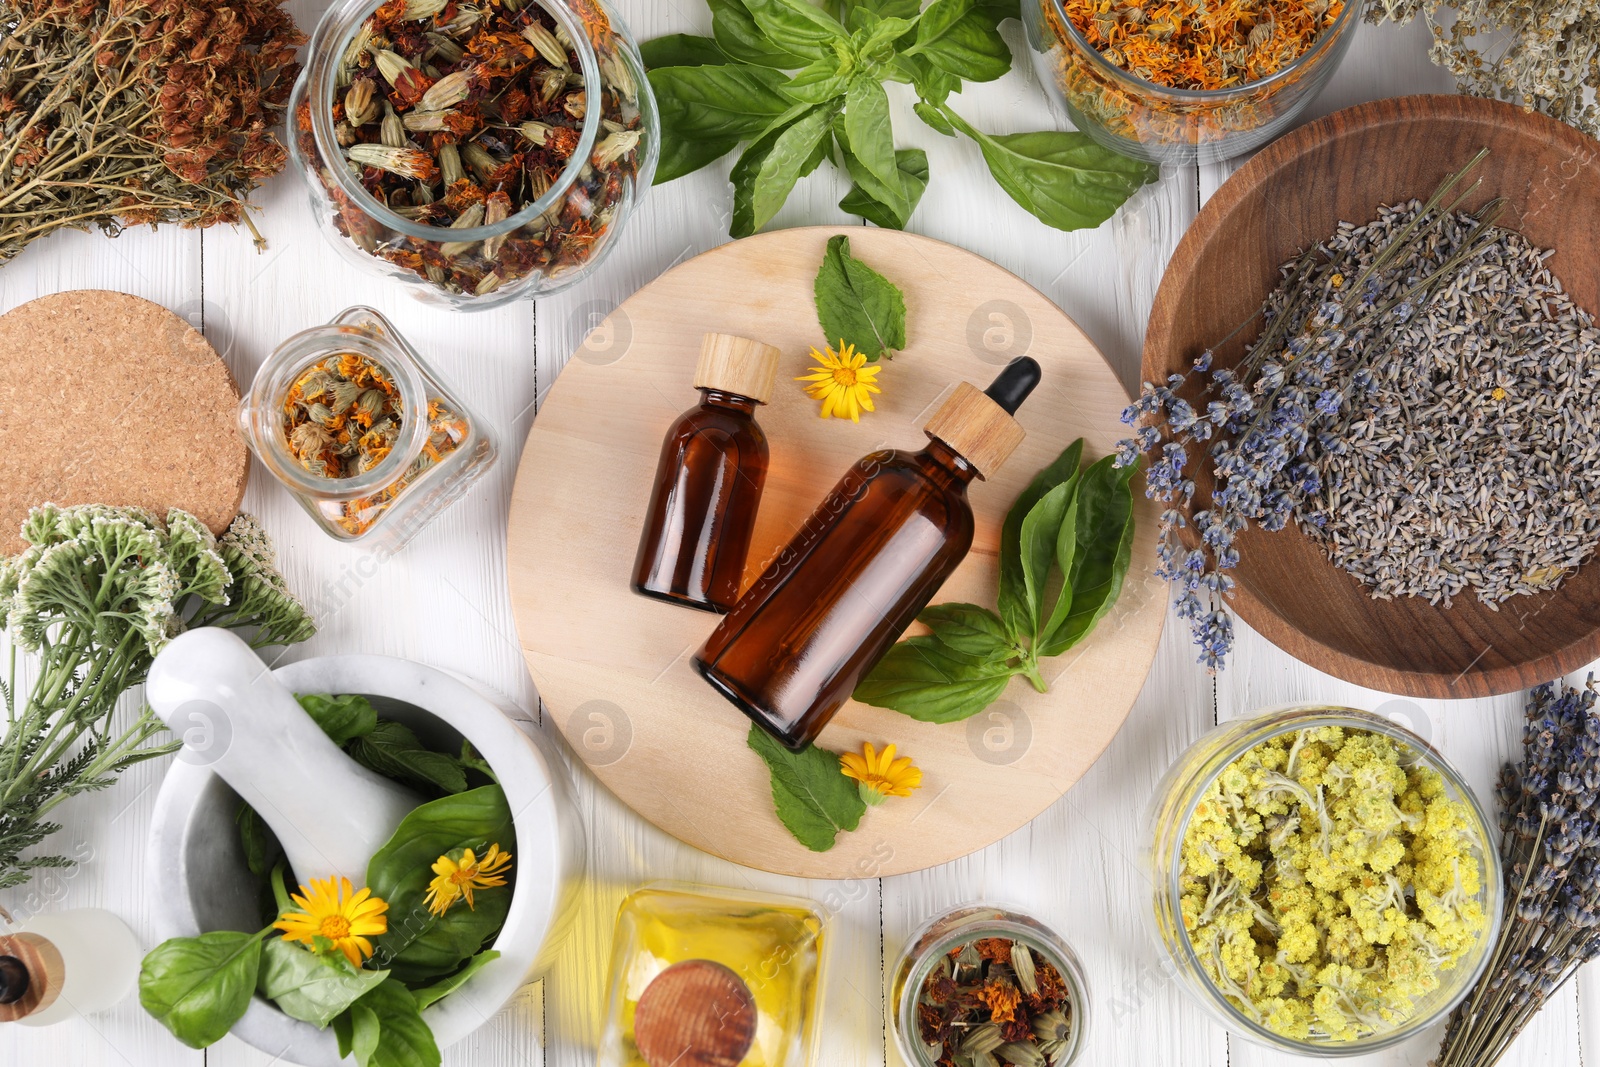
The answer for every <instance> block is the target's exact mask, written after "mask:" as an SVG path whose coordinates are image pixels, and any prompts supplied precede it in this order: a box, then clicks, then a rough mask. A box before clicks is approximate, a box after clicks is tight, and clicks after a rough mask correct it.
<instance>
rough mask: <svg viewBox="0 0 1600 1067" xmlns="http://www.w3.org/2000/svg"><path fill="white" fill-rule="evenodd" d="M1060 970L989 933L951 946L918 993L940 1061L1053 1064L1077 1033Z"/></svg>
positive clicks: (922, 1022) (925, 1035) (927, 1037)
mask: <svg viewBox="0 0 1600 1067" xmlns="http://www.w3.org/2000/svg"><path fill="white" fill-rule="evenodd" d="M1072 1015H1073V1009H1072V1001H1071V998H1070V997H1069V995H1068V993H1067V986H1066V982H1065V980H1064V979H1063V978H1062V977H1061V972H1060V971H1059V970H1058V969H1057V968H1056V966H1055V964H1053V963H1052V962H1051V961H1050V960H1049V959H1048V958H1046V957H1045V956H1043V955H1041V954H1040V952H1039V950H1037V949H1035V948H1033V947H1032V946H1031V945H1030V944H1028V943H1026V942H1024V941H1021V940H1012V939H1011V938H1009V937H1003V936H997V937H984V938H979V939H977V940H975V941H970V942H967V943H966V944H963V945H959V946H956V947H954V948H951V949H949V950H948V951H946V952H945V953H944V954H943V956H942V958H940V959H939V960H937V961H935V962H934V964H933V965H932V966H931V967H930V968H929V970H928V972H927V977H925V978H924V979H923V980H922V986H921V989H920V991H919V994H918V998H917V1027H918V1036H919V1037H920V1038H921V1039H922V1041H923V1042H924V1044H925V1045H926V1046H927V1048H928V1050H929V1054H930V1058H931V1059H933V1060H936V1061H937V1062H938V1063H939V1064H941V1065H950V1064H955V1065H962V1067H964V1065H967V1064H972V1065H977V1064H983V1065H985V1067H1001V1065H1007V1067H1050V1065H1051V1064H1053V1063H1054V1062H1056V1060H1057V1058H1058V1057H1060V1056H1061V1055H1062V1054H1063V1053H1064V1052H1066V1051H1067V1050H1068V1049H1069V1047H1070V1045H1071V1043H1072V1038H1073V1033H1072Z"/></svg>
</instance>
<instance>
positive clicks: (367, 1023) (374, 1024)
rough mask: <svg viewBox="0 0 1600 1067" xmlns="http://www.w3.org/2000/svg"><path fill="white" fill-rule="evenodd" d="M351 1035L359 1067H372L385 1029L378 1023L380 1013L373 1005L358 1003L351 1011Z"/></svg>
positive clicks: (353, 1052)
mask: <svg viewBox="0 0 1600 1067" xmlns="http://www.w3.org/2000/svg"><path fill="white" fill-rule="evenodd" d="M350 1021H351V1031H352V1032H351V1035H350V1051H351V1053H352V1054H354V1056H355V1058H356V1065H357V1067H370V1065H371V1064H372V1062H373V1059H374V1057H375V1056H376V1055H377V1052H378V1041H379V1039H380V1038H381V1037H382V1033H383V1027H382V1025H381V1024H380V1023H379V1022H378V1013H377V1012H376V1011H374V1010H373V1008H372V1006H371V1005H368V1004H363V1003H361V1002H360V1001H357V1002H356V1004H355V1006H354V1007H352V1008H351V1009H350Z"/></svg>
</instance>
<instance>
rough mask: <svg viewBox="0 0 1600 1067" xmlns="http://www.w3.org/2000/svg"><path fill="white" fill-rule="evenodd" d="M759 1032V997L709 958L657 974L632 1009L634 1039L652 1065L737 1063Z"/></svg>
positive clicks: (722, 1066)
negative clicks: (757, 1025) (757, 1023)
mask: <svg viewBox="0 0 1600 1067" xmlns="http://www.w3.org/2000/svg"><path fill="white" fill-rule="evenodd" d="M755 1038H756V998H755V997H754V996H753V995H752V994H751V992H750V987H749V986H747V985H745V984H744V981H743V979H741V978H740V977H739V976H738V975H737V974H734V973H733V972H732V971H731V970H729V969H728V968H726V967H724V966H723V965H722V964H720V963H713V962H712V961H711V960H684V961H683V962H682V963H674V964H673V965H672V966H671V967H668V968H667V969H666V970H664V971H662V972H661V973H660V974H658V975H656V976H655V978H654V979H653V980H652V981H651V982H650V984H649V985H647V986H645V988H644V992H643V993H642V994H640V996H639V1004H638V1006H637V1007H636V1008H634V1012H633V1043H634V1044H635V1045H636V1046H638V1049H639V1055H640V1056H642V1057H643V1058H644V1062H645V1063H647V1064H649V1067H738V1065H739V1063H740V1062H741V1061H742V1060H743V1059H744V1057H745V1053H747V1052H749V1051H750V1045H751V1043H752V1042H754V1041H755Z"/></svg>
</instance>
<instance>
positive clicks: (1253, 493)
mask: <svg viewBox="0 0 1600 1067" xmlns="http://www.w3.org/2000/svg"><path fill="white" fill-rule="evenodd" d="M1486 154H1487V150H1485V152H1482V153H1479V155H1478V156H1477V157H1475V158H1474V159H1473V160H1472V161H1471V162H1470V163H1469V164H1468V165H1467V166H1466V167H1465V168H1463V169H1462V170H1461V171H1459V172H1457V173H1456V174H1455V175H1453V176H1452V177H1450V178H1449V179H1447V180H1446V181H1445V182H1444V183H1442V184H1441V185H1440V187H1439V188H1438V189H1437V190H1436V191H1435V192H1434V194H1433V196H1432V197H1431V198H1429V200H1428V201H1427V202H1426V203H1421V204H1417V203H1415V202H1413V203H1412V204H1411V205H1408V206H1406V208H1405V211H1406V218H1405V220H1404V221H1403V222H1401V223H1399V224H1396V225H1393V226H1388V227H1378V228H1374V229H1370V230H1369V228H1367V227H1362V228H1359V229H1358V228H1354V227H1345V228H1342V229H1341V230H1340V232H1339V233H1338V234H1335V235H1334V236H1332V237H1330V238H1329V239H1328V240H1327V241H1325V242H1323V243H1322V244H1320V245H1318V246H1317V247H1315V248H1312V249H1311V250H1310V251H1308V252H1307V253H1306V254H1304V255H1302V256H1300V257H1298V258H1297V259H1295V260H1292V261H1290V262H1289V263H1287V264H1285V265H1284V267H1283V282H1282V285H1281V286H1280V288H1279V289H1278V290H1277V291H1276V292H1275V293H1273V294H1271V295H1270V296H1269V298H1268V300H1267V302H1266V304H1265V305H1264V306H1263V308H1262V310H1261V312H1259V313H1258V315H1257V316H1256V318H1255V319H1252V320H1251V322H1250V323H1246V324H1245V326H1242V327H1240V331H1242V330H1243V329H1244V328H1245V327H1248V326H1249V325H1251V323H1254V322H1256V321H1258V320H1259V321H1261V322H1262V323H1263V325H1262V328H1261V333H1260V336H1259V337H1258V338H1257V340H1256V341H1255V343H1254V344H1252V345H1250V346H1249V347H1247V348H1246V350H1245V355H1244V358H1243V359H1242V360H1241V361H1239V362H1238V363H1237V365H1234V366H1221V365H1216V366H1214V365H1213V364H1214V362H1215V354H1214V352H1213V351H1211V350H1209V349H1208V350H1207V351H1205V352H1202V353H1201V354H1200V356H1199V357H1198V358H1197V359H1196V360H1195V362H1194V367H1193V370H1192V372H1190V373H1189V374H1173V375H1170V376H1169V377H1168V379H1167V381H1165V382H1146V383H1144V388H1143V390H1142V391H1141V394H1140V397H1139V399H1138V400H1137V401H1135V402H1134V403H1133V404H1132V405H1130V406H1129V407H1128V408H1127V410H1125V411H1124V412H1123V414H1122V418H1123V421H1124V422H1125V423H1126V424H1127V425H1129V426H1130V427H1134V428H1135V429H1134V435H1133V437H1131V438H1130V439H1128V440H1125V441H1123V442H1122V444H1121V451H1120V453H1119V457H1118V463H1119V464H1121V465H1127V464H1131V463H1134V462H1136V461H1137V460H1138V459H1139V457H1140V456H1141V455H1146V456H1148V457H1149V466H1148V468H1147V474H1146V490H1145V492H1146V495H1148V496H1149V497H1151V498H1152V499H1154V500H1159V501H1162V502H1163V503H1165V504H1166V505H1167V507H1166V509H1165V510H1164V511H1163V512H1162V516H1161V537H1160V541H1159V542H1158V548H1159V551H1160V557H1161V566H1160V569H1159V570H1158V572H1157V573H1158V574H1159V575H1160V576H1161V577H1163V578H1166V579H1168V580H1169V581H1171V582H1172V583H1173V586H1174V589H1175V591H1176V594H1177V597H1178V599H1177V605H1176V606H1177V612H1178V615H1179V616H1180V617H1181V618H1184V619H1187V620H1188V621H1189V625H1190V629H1191V632H1192V634H1193V637H1194V642H1195V644H1196V645H1197V646H1198V647H1199V649H1200V662H1201V663H1203V664H1205V665H1206V666H1207V667H1208V668H1209V669H1211V670H1213V671H1214V670H1217V669H1218V668H1220V667H1221V666H1222V664H1223V662H1224V661H1225V659H1226V657H1227V654H1228V652H1229V651H1230V650H1231V648H1232V646H1233V621H1232V619H1230V618H1229V617H1228V614H1227V612H1226V611H1225V610H1224V609H1223V607H1222V603H1221V601H1222V600H1223V599H1224V598H1226V597H1228V596H1229V595H1230V594H1231V593H1232V592H1233V588H1234V579H1233V577H1232V576H1231V575H1230V574H1229V573H1228V572H1229V571H1230V570H1233V569H1234V568H1236V567H1237V566H1238V565H1239V550H1238V548H1237V547H1236V546H1235V541H1236V540H1237V538H1238V536H1239V535H1240V534H1241V533H1243V532H1244V531H1245V530H1247V529H1250V528H1252V527H1254V528H1257V529H1260V530H1264V531H1268V532H1272V531H1276V530H1281V529H1283V528H1284V527H1285V526H1287V525H1288V523H1289V521H1290V519H1296V520H1297V521H1301V522H1307V523H1311V524H1312V525H1313V526H1315V525H1318V524H1319V522H1325V521H1326V516H1321V517H1320V518H1319V516H1317V515H1314V514H1312V512H1313V511H1314V510H1315V506H1316V505H1317V502H1318V498H1319V495H1320V494H1321V493H1322V491H1323V483H1322V475H1321V472H1320V470H1319V466H1318V465H1319V460H1320V459H1321V457H1324V456H1338V455H1341V454H1342V453H1343V452H1344V451H1345V450H1346V449H1347V447H1348V445H1347V442H1346V441H1345V440H1344V438H1343V437H1342V436H1341V434H1342V433H1343V432H1344V431H1345V430H1347V429H1348V425H1349V423H1350V421H1351V420H1353V419H1357V418H1359V417H1361V416H1360V413H1362V412H1367V411H1370V409H1371V405H1372V397H1373V395H1374V394H1375V393H1376V392H1377V391H1378V389H1379V385H1380V382H1379V378H1378V375H1379V374H1380V373H1381V372H1382V370H1383V367H1384V365H1385V361H1386V360H1389V359H1392V358H1394V353H1395V351H1396V348H1395V345H1394V344H1393V337H1394V333H1395V331H1397V330H1399V329H1400V328H1401V327H1403V326H1404V325H1405V324H1406V323H1408V322H1410V321H1411V320H1412V319H1413V318H1414V317H1416V316H1417V315H1418V314H1419V311H1420V310H1422V309H1425V308H1426V307H1427V306H1428V304H1429V303H1430V301H1432V300H1433V299H1434V297H1435V295H1436V294H1437V293H1438V292H1439V291H1440V290H1441V289H1443V288H1445V287H1447V286H1448V285H1450V284H1451V283H1452V282H1453V281H1454V280H1455V279H1456V278H1458V277H1459V276H1460V274H1461V272H1462V271H1463V270H1464V269H1465V268H1466V267H1467V266H1468V265H1469V264H1470V263H1472V262H1473V261H1474V260H1475V258H1476V257H1478V256H1479V255H1480V254H1481V253H1482V252H1483V251H1484V250H1485V249H1487V248H1488V247H1489V246H1490V245H1492V244H1494V243H1495V242H1496V241H1497V240H1498V239H1499V236H1500V232H1501V231H1499V230H1497V229H1496V228H1495V226H1494V222H1495V220H1496V219H1497V218H1498V217H1499V215H1500V213H1501V211H1502V210H1503V205H1502V204H1501V203H1500V202H1499V201H1493V202H1491V203H1489V204H1488V205H1486V206H1485V207H1484V208H1483V209H1481V210H1480V211H1479V212H1477V213H1476V214H1475V215H1461V214H1459V213H1458V212H1459V209H1460V207H1461V205H1462V204H1463V203H1464V202H1465V201H1466V200H1467V198H1468V197H1470V196H1471V195H1472V194H1473V193H1474V192H1475V191H1476V190H1477V188H1478V186H1477V184H1476V183H1468V184H1466V185H1463V183H1464V182H1465V180H1466V178H1467V176H1468V175H1469V174H1470V173H1471V171H1472V170H1473V169H1474V168H1476V167H1477V165H1478V164H1479V163H1480V162H1481V161H1482V160H1483V158H1484V156H1485V155H1486ZM1447 234H1454V237H1453V239H1446V236H1445V235H1447ZM1352 236H1353V237H1354V238H1355V239H1352ZM1375 238H1377V239H1375ZM1240 331H1235V332H1236V333H1237V332H1240ZM1226 340H1228V339H1223V342H1225V341H1226ZM1223 342H1219V344H1218V346H1217V347H1219V348H1220V347H1221V346H1222V343H1223ZM1202 463H1204V464H1206V465H1207V467H1208V468H1209V469H1208V471H1207V474H1209V475H1210V476H1211V478H1212V479H1214V482H1215V487H1214V488H1213V489H1212V491H1211V492H1210V494H1209V497H1210V500H1209V506H1198V505H1197V501H1196V484H1195V475H1194V470H1193V468H1194V467H1195V466H1198V465H1200V464H1202ZM1200 499H1201V500H1202V501H1204V499H1205V497H1204V496H1203V495H1202V497H1201V498H1200Z"/></svg>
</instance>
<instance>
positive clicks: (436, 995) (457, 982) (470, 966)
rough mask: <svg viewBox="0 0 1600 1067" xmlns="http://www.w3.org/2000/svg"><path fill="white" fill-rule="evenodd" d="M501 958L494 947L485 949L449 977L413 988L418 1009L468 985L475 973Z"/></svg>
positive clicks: (427, 1006) (422, 1008) (412, 992)
mask: <svg viewBox="0 0 1600 1067" xmlns="http://www.w3.org/2000/svg"><path fill="white" fill-rule="evenodd" d="M499 958H500V953H498V952H496V951H495V950H494V949H492V948H491V949H485V950H484V951H482V952H480V953H478V954H477V955H476V956H474V957H472V958H471V959H470V960H468V961H467V965H466V966H465V967H463V968H461V969H460V970H459V971H457V972H456V973H455V974H452V975H451V976H450V977H449V978H442V979H440V980H439V981H437V982H435V983H433V984H432V985H430V986H424V987H423V988H421V989H413V990H412V991H411V995H412V996H414V997H416V998H417V1007H418V1009H420V1010H423V1011H426V1010H427V1009H428V1008H429V1007H431V1006H432V1005H434V1004H436V1003H438V1002H439V1001H441V1000H443V999H444V998H445V997H448V996H449V995H450V994H451V993H454V992H455V991H456V990H458V989H460V988H461V987H462V986H464V985H466V984H467V982H468V981H469V980H471V978H472V977H473V976H474V975H476V974H477V973H478V972H479V971H481V970H483V969H484V968H485V967H487V966H488V965H489V964H491V963H493V962H494V961H495V960H497V959H499Z"/></svg>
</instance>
